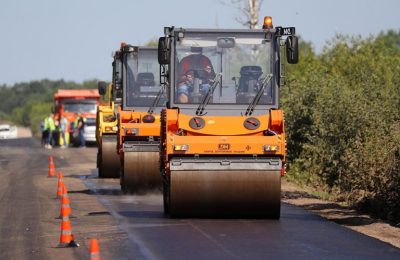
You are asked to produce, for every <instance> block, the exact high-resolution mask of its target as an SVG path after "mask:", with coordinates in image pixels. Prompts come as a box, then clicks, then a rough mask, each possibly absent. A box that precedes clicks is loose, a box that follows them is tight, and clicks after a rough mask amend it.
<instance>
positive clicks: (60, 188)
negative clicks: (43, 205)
mask: <svg viewBox="0 0 400 260" xmlns="http://www.w3.org/2000/svg"><path fill="white" fill-rule="evenodd" d="M63 188H64V181H63V175H62V172H61V171H60V172H59V173H58V183H57V198H61V197H62V196H63V193H64V191H63Z"/></svg>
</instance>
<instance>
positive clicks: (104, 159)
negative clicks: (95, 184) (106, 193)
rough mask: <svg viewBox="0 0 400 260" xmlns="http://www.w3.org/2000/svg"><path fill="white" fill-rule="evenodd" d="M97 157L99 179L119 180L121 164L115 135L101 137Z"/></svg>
mask: <svg viewBox="0 0 400 260" xmlns="http://www.w3.org/2000/svg"><path fill="white" fill-rule="evenodd" d="M99 156H100V158H99V159H98V161H99V177H100V178H119V175H120V167H121V166H120V165H121V163H120V160H119V156H118V154H117V137H116V136H115V135H112V136H104V135H103V137H102V141H101V149H100V151H99Z"/></svg>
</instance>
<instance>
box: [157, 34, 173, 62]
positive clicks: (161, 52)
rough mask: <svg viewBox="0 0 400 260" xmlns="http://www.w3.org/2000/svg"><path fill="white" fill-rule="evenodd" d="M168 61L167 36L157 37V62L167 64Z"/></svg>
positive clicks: (169, 54)
mask: <svg viewBox="0 0 400 260" xmlns="http://www.w3.org/2000/svg"><path fill="white" fill-rule="evenodd" d="M170 61H171V52H170V49H169V39H168V38H167V37H160V38H159V39H158V63H160V65H167V64H169V62H170Z"/></svg>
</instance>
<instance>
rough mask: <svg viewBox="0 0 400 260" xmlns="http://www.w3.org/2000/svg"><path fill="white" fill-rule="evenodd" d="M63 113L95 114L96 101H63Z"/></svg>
mask: <svg viewBox="0 0 400 260" xmlns="http://www.w3.org/2000/svg"><path fill="white" fill-rule="evenodd" d="M62 106H63V109H64V112H71V113H79V112H80V113H96V109H97V101H95V100H93V101H91V100H86V101H73V100H71V101H68V100H66V101H64V102H63V103H62Z"/></svg>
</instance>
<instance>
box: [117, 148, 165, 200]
mask: <svg viewBox="0 0 400 260" xmlns="http://www.w3.org/2000/svg"><path fill="white" fill-rule="evenodd" d="M158 161H159V152H125V153H124V163H123V164H124V166H123V167H124V169H123V176H121V178H122V179H121V184H122V187H123V189H124V190H125V191H127V192H132V193H144V192H145V191H147V190H151V189H157V188H158V189H161V186H162V178H161V174H160V168H159V162H158Z"/></svg>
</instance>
